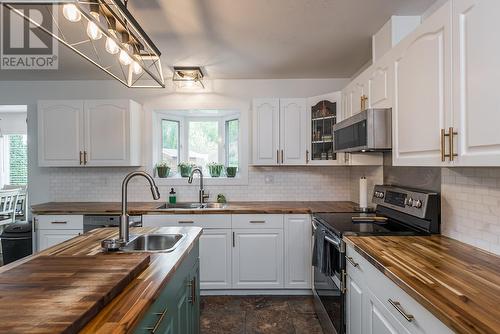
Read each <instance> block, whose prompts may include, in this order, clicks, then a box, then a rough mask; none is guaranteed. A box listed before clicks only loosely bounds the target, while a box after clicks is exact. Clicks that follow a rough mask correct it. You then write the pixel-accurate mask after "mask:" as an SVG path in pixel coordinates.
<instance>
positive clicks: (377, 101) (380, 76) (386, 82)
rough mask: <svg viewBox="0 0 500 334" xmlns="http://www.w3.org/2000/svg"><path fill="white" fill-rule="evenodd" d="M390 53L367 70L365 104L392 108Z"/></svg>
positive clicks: (392, 85) (392, 78)
mask: <svg viewBox="0 0 500 334" xmlns="http://www.w3.org/2000/svg"><path fill="white" fill-rule="evenodd" d="M391 60H392V58H390V55H388V56H385V57H383V58H382V59H380V61H378V62H377V63H376V64H374V65H373V66H372V67H370V69H369V70H368V84H367V94H366V95H367V98H368V100H367V106H368V107H369V108H392V107H393V88H394V72H393V67H392V66H391V65H392V62H391Z"/></svg>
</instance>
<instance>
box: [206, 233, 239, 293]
mask: <svg viewBox="0 0 500 334" xmlns="http://www.w3.org/2000/svg"><path fill="white" fill-rule="evenodd" d="M231 237H232V235H231V230H230V229H204V230H203V234H202V236H201V237H200V288H201V289H230V288H231V284H232V282H231V263H232V261H231V255H232V246H231V244H232V242H231Z"/></svg>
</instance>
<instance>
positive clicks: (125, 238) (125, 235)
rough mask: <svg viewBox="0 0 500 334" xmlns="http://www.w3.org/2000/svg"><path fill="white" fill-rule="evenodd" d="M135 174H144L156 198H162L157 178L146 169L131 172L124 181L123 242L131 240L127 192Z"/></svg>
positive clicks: (121, 222)
mask: <svg viewBox="0 0 500 334" xmlns="http://www.w3.org/2000/svg"><path fill="white" fill-rule="evenodd" d="M135 176H143V177H145V178H146V180H148V182H149V185H150V186H151V193H152V194H153V198H154V199H159V198H160V192H159V191H158V187H157V186H156V183H155V180H154V179H153V178H152V177H151V175H149V174H148V173H146V172H144V171H136V172H132V173H129V174H128V175H127V176H125V178H124V179H123V182H122V214H121V217H120V218H121V219H120V241H121V242H122V243H123V244H126V243H128V242H129V240H130V235H129V221H128V218H129V217H128V213H127V207H128V204H127V193H128V183H129V181H130V180H131V179H132V178H133V177H135Z"/></svg>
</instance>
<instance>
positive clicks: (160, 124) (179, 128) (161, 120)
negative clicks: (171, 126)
mask: <svg viewBox="0 0 500 334" xmlns="http://www.w3.org/2000/svg"><path fill="white" fill-rule="evenodd" d="M165 116H166V115H164V116H162V117H160V119H159V120H158V123H159V127H160V131H159V133H158V135H159V137H160V144H159V145H158V149H159V150H158V151H159V152H158V158H157V160H158V162H159V161H162V160H163V126H162V125H163V124H162V123H163V121H168V122H176V123H177V125H178V127H177V164H179V163H180V162H181V161H182V160H181V152H182V149H181V126H182V122H181V120H180V119H174V118H175V117H165Z"/></svg>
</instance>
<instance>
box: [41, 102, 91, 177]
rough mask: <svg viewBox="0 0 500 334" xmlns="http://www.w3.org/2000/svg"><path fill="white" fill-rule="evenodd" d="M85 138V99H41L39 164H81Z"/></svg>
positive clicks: (42, 165)
mask: <svg viewBox="0 0 500 334" xmlns="http://www.w3.org/2000/svg"><path fill="white" fill-rule="evenodd" d="M83 138H84V133H83V101H81V100H61V101H39V102H38V164H39V166H41V167H50V166H54V167H68V166H80V165H81V160H80V152H83V150H84V139H83Z"/></svg>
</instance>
